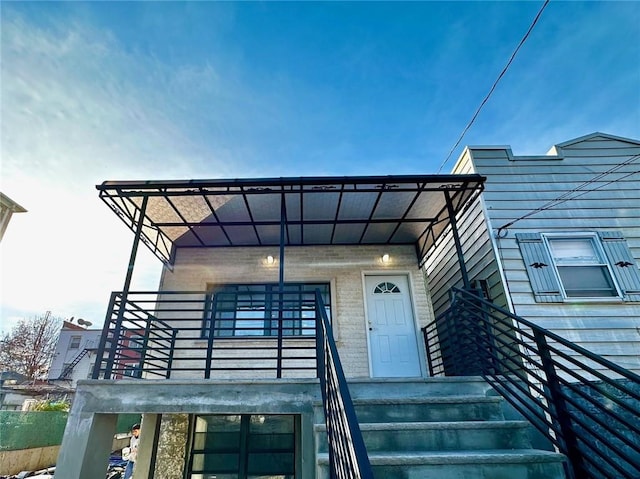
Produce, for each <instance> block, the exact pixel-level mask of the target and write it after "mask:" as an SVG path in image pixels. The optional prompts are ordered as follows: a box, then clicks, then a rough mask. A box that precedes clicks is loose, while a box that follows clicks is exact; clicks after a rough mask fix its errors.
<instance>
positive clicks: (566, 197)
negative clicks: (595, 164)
mask: <svg viewBox="0 0 640 479" xmlns="http://www.w3.org/2000/svg"><path fill="white" fill-rule="evenodd" d="M638 158H640V155H635V156H632V157H631V158H629V159H628V160H626V161H624V162H622V163H620V164H618V165H615V166H613V167H611V168H609V169H608V170H607V171H604V172H602V173H600V174H598V175H596V176H594V177H593V178H591V179H590V180H587V181H585V182H584V183H582V184H580V185H578V186H577V187H575V188H572V189H571V190H569V191H566V192H564V193H563V194H561V195H560V196H558V197H557V198H554V199H552V200H550V201H547V202H546V203H545V204H544V205H542V206H540V207H538V208H535V209H533V210H531V211H529V212H527V213H525V214H524V215H522V216H520V217H519V218H516V219H515V220H512V221H510V222H508V223H505V224H504V225H502V226H500V227H499V228H498V236H499V235H500V232H501V231H502V230H505V229H507V228H508V227H509V226H512V225H513V224H514V223H516V222H518V221H520V220H523V219H525V218H528V217H529V216H532V215H535V214H536V213H540V212H541V211H545V210H548V209H551V208H554V207H556V206H558V205H561V204H562V203H566V202H567V201H570V200H575V199H576V198H579V197H581V196H583V195H586V194H587V193H591V192H592V191H596V190H599V189H601V188H604V187H605V186H608V185H610V184H612V183H617V182H619V181H622V180H624V179H625V178H628V177H629V176H631V175H635V174H638V173H640V171H632V172H630V173H627V174H626V175H624V176H621V177H619V178H616V179H615V180H611V181H607V182H606V183H603V184H601V185H599V186H597V187H595V188H592V189H588V190H585V189H584V188H585V187H587V186H589V185H591V184H593V183H595V182H596V181H598V180H600V179H602V178H604V177H605V176H607V175H610V174H612V173H615V172H616V171H618V170H619V169H620V168H623V167H625V166H627V165H630V164H631V163H633V162H634V161H635V160H637V159H638ZM573 193H578V194H576V195H575V196H571V195H572V194H573Z"/></svg>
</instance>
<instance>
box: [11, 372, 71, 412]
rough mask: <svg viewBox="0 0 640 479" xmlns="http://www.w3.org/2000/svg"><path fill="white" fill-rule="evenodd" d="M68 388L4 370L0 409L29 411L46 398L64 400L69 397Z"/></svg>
mask: <svg viewBox="0 0 640 479" xmlns="http://www.w3.org/2000/svg"><path fill="white" fill-rule="evenodd" d="M70 393H71V391H70V390H69V389H68V388H65V387H60V386H58V385H55V384H50V383H48V382H47V381H41V380H33V379H29V378H27V377H26V376H24V375H22V374H19V373H15V372H11V371H3V372H1V373H0V410H2V411H27V410H29V409H30V407H31V405H32V404H34V403H36V402H38V401H42V400H44V399H55V400H64V399H67V398H68V397H69V394H70Z"/></svg>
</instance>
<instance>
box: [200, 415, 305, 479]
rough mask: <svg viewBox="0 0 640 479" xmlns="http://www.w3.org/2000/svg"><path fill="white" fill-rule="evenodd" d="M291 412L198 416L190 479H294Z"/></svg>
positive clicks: (294, 422)
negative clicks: (280, 413) (287, 413)
mask: <svg viewBox="0 0 640 479" xmlns="http://www.w3.org/2000/svg"><path fill="white" fill-rule="evenodd" d="M298 424H299V417H297V416H292V415H259V414H253V415H249V414H242V415H205V416H197V417H196V421H195V431H194V437H193V447H192V451H191V457H190V461H189V465H190V467H189V469H190V473H189V475H188V477H189V478H190V479H294V478H295V477H296V437H297V436H298V435H297V434H296V431H297V430H299V426H298Z"/></svg>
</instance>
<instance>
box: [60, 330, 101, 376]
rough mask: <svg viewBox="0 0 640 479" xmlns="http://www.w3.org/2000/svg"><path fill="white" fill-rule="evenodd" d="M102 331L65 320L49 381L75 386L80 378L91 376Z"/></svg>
mask: <svg viewBox="0 0 640 479" xmlns="http://www.w3.org/2000/svg"><path fill="white" fill-rule="evenodd" d="M80 321H82V322H83V323H84V322H85V321H84V320H83V319H80ZM85 326H86V324H85ZM101 333H102V330H101V329H87V328H86V327H83V326H80V325H78V324H74V323H72V322H70V321H63V323H62V328H61V329H60V334H59V336H58V342H57V344H56V350H55V352H54V355H53V360H52V362H51V367H50V368H49V381H60V384H62V385H64V386H67V387H71V388H75V385H76V383H77V381H78V380H80V379H88V378H90V377H91V373H92V371H93V366H94V364H95V361H96V352H97V350H98V344H99V343H100V335H101Z"/></svg>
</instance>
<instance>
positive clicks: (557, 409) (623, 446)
mask: <svg viewBox="0 0 640 479" xmlns="http://www.w3.org/2000/svg"><path fill="white" fill-rule="evenodd" d="M423 334H424V340H425V345H426V348H427V359H428V366H429V371H430V373H431V375H432V376H436V375H446V376H467V375H481V376H482V377H484V378H485V379H486V380H487V381H488V382H489V383H490V384H491V385H492V386H493V388H494V389H495V390H496V391H498V392H499V393H500V394H501V395H503V396H504V397H505V398H506V399H507V400H508V401H509V402H510V403H511V404H512V405H513V406H514V407H515V408H516V409H517V410H518V411H519V412H520V413H521V414H523V415H524V416H525V417H526V418H527V419H528V420H529V421H530V422H531V423H532V424H533V425H534V426H535V427H536V428H537V429H538V430H540V431H541V432H542V433H543V434H545V435H546V436H547V438H548V439H549V440H550V441H551V443H552V444H553V445H554V446H555V447H556V448H557V450H558V451H560V452H562V453H563V454H565V455H566V457H567V458H568V462H567V475H568V477H570V478H575V479H587V478H594V479H595V478H597V479H600V478H630V479H631V478H636V479H637V478H639V477H640V376H638V375H637V374H634V373H632V372H631V371H628V370H626V369H624V368H622V367H620V366H618V365H616V364H614V363H612V362H611V361H609V360H607V359H605V358H603V357H601V356H599V355H597V354H594V353H592V352H590V351H588V350H586V349H584V348H583V347H581V346H578V345H576V344H574V343H572V342H570V341H568V340H566V339H564V338H562V337H560V336H558V335H557V334H554V333H552V332H550V331H548V330H545V329H543V328H541V327H539V326H537V325H536V324H534V323H532V322H530V321H527V320H526V319H524V318H521V317H519V316H516V315H514V314H511V313H510V312H508V311H506V310H504V309H502V308H500V307H498V306H496V305H494V304H492V303H490V302H488V301H486V300H484V299H481V298H480V297H479V296H477V295H476V294H475V292H469V291H464V290H460V289H457V288H456V289H454V290H453V291H452V298H451V307H450V308H449V310H447V311H446V312H445V313H443V314H442V315H440V316H438V317H437V318H436V320H435V321H433V322H432V323H430V324H429V325H427V326H426V327H425V328H423Z"/></svg>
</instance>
